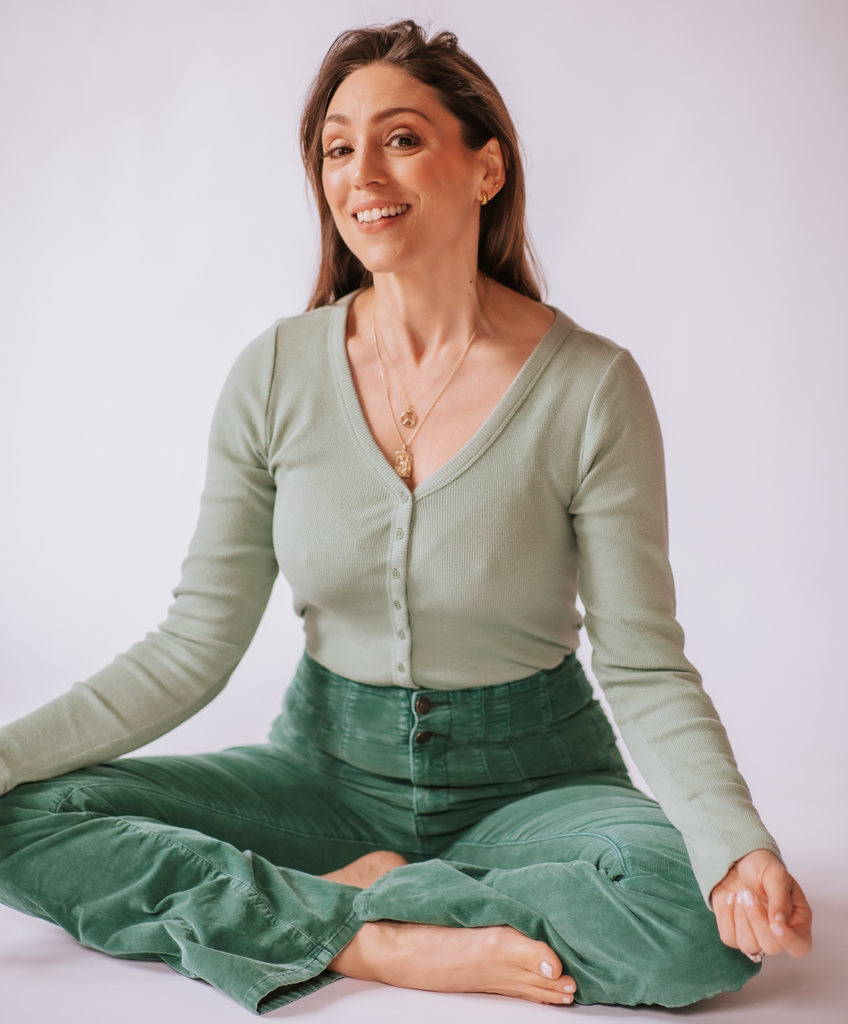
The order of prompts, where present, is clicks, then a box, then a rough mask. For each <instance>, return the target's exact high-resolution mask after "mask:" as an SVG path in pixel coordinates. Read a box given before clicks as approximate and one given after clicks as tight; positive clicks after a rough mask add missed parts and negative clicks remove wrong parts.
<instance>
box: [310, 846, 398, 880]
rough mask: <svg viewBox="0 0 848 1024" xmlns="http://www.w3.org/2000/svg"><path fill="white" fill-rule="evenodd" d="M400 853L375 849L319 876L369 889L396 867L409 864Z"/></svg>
mask: <svg viewBox="0 0 848 1024" xmlns="http://www.w3.org/2000/svg"><path fill="white" fill-rule="evenodd" d="M408 863H409V861H408V860H405V859H404V858H403V857H401V855H400V854H399V853H392V852H391V850H375V851H374V852H373V853H366V854H365V856H364V857H360V858H359V859H358V860H355V861H353V862H352V863H351V864H348V865H347V866H346V867H343V868H339V870H338V871H331V872H330V873H329V874H328V875H318V877H319V878H326V879H327V880H328V881H330V882H341V883H342V885H355V886H356V887H357V888H358V889H367V888H368V886H369V885H373V884H374V883H375V882H376V881H377V879H378V878H380V877H381V876H382V875H386V874H388V873H389V872H390V871H393V870H394V869H395V868H399V867H401V865H403V864H408Z"/></svg>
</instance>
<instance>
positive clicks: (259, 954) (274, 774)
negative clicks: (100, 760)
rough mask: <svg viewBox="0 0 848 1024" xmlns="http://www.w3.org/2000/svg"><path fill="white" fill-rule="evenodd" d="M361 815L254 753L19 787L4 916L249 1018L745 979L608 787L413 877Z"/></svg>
mask: <svg viewBox="0 0 848 1024" xmlns="http://www.w3.org/2000/svg"><path fill="white" fill-rule="evenodd" d="M360 797H361V799H360ZM364 800H365V797H363V796H362V794H361V793H357V792H356V791H355V789H349V790H348V791H347V792H343V787H342V786H340V785H339V780H338V779H334V778H329V777H326V776H323V775H322V774H321V772H318V771H315V770H313V769H312V768H310V767H307V766H300V765H297V764H295V763H290V762H287V761H286V760H285V759H283V758H280V757H279V756H278V755H277V754H276V753H275V752H274V751H273V750H272V749H271V748H267V747H264V746H258V747H250V748H236V749H235V750H231V751H224V752H223V753H221V754H212V755H204V756H200V757H189V758H173V757H172V758H138V759H125V760H122V761H118V762H114V763H112V764H108V765H103V766H99V767H97V768H92V769H88V770H85V771H82V772H75V773H71V774H70V775H67V776H64V777H61V778H58V779H54V780H50V781H49V782H44V783H34V784H29V785H25V786H21V787H19V788H18V789H17V790H15V791H13V792H12V793H10V794H7V795H6V796H5V797H3V798H2V799H0V865H1V866H0V900H2V901H3V902H4V903H7V904H8V905H10V906H14V907H17V908H18V909H20V910H23V911H24V912H26V913H30V914H34V915H36V916H40V917H44V918H46V919H48V920H52V921H55V922H56V923H58V924H60V925H61V926H62V927H64V928H65V929H66V930H67V931H69V932H70V933H71V934H72V935H74V936H75V937H76V938H77V939H78V940H79V941H81V942H83V943H84V944H86V945H90V946H93V947H94V948H97V949H101V950H103V951H104V952H108V953H111V954H113V955H116V956H123V957H130V958H136V959H161V960H163V961H164V962H166V963H169V964H170V965H171V966H172V967H174V968H175V969H176V970H178V971H180V972H181V973H183V974H186V975H188V976H190V977H199V978H203V979H205V980H206V981H209V982H210V983H211V984H213V985H215V986H216V987H217V988H219V989H221V990H223V991H225V992H227V993H228V994H230V995H231V996H232V997H233V998H235V999H237V1000H238V1001H239V1002H240V1003H241V1004H242V1005H244V1006H246V1007H247V1008H248V1009H251V1010H253V1011H254V1012H256V1011H259V1012H263V1011H264V1010H267V1009H271V1008H273V1007H275V1006H279V1005H282V1004H283V1003H285V1002H288V1001H290V1000H291V999H294V998H297V997H298V996H301V995H305V994H307V993H308V992H310V991H314V990H315V989H317V988H319V987H321V986H322V985H323V984H326V983H327V982H329V981H332V980H334V979H335V978H336V977H338V974H339V973H341V974H347V975H349V976H352V977H358V978H368V979H372V980H379V981H384V982H387V983H389V984H396V985H401V986H406V987H414V988H426V989H435V990H442V991H457V990H459V991H489V992H499V993H504V994H508V995H513V996H520V997H522V998H527V999H533V1000H535V1001H540V1002H561V1001H568V1000H569V999H570V998H571V995H572V993H571V992H569V991H568V990H567V989H568V986H571V985H575V986H576V989H577V991H576V993H575V998H576V999H577V1001H580V1002H615V1003H627V1004H632V1003H638V1002H657V1003H663V1004H664V1005H672V1006H673V1005H682V1004H684V1003H687V1002H692V1001H695V1000H696V999H700V998H704V997H705V996H708V995H712V994H714V993H715V992H718V991H722V990H723V989H728V988H729V989H735V988H738V987H740V986H741V984H743V983H744V981H745V980H747V978H748V977H750V976H751V975H752V974H754V973H756V970H757V968H756V967H755V966H754V965H753V964H751V963H750V961H748V960H747V959H746V958H744V957H742V956H741V955H740V954H738V953H737V952H736V951H733V950H728V949H727V948H726V947H723V946H722V945H721V943H720V940H718V935H717V931H716V929H715V923H714V921H713V920H712V914H711V912H710V911H709V909H708V908H706V907H705V906H704V904H703V900H702V899H701V897H700V894H699V893H698V890H697V887H696V886H695V884H694V879H693V878H692V876H691V869H690V868H689V863H688V858H687V857H686V853H685V850H684V849H683V846H682V840H681V838H680V836H679V834H678V833H677V832H676V831H675V830H674V829H672V828H671V826H670V825H669V824H668V823H667V821H666V820H665V819H664V817H663V816H662V814H661V812H660V811H659V809H658V808H657V806H656V804H654V803H653V801H649V800H648V799H647V798H646V797H643V796H642V795H641V794H639V793H638V792H637V791H636V790H633V789H632V788H631V787H628V786H626V785H623V784H621V782H620V781H618V782H616V781H615V780H613V781H611V782H609V783H608V784H605V783H604V782H603V781H602V780H594V781H593V780H587V781H585V782H584V783H582V784H580V785H576V784H575V785H568V786H564V787H561V788H559V789H555V790H551V791H548V792H543V793H537V794H536V795H534V796H530V797H525V798H522V799H519V800H516V801H514V802H513V803H510V804H507V805H506V806H504V807H501V808H500V809H499V810H496V811H494V812H492V813H490V814H488V815H485V816H484V817H483V818H482V819H481V820H480V821H478V822H477V823H476V824H474V825H473V826H472V827H470V828H468V829H466V830H464V831H463V832H462V834H461V835H458V836H454V837H452V838H451V839H450V840H446V841H445V843H443V844H442V848H441V849H438V850H437V851H436V852H437V853H438V857H434V858H433V859H430V860H423V861H422V860H421V855H420V847H419V848H418V849H416V848H415V844H414V843H412V842H411V841H410V842H409V844H408V846H407V847H406V848H405V842H404V835H403V833H402V832H401V831H399V830H398V831H395V832H392V831H391V830H390V829H386V828H380V827H377V826H376V825H375V819H376V817H377V815H378V813H379V809H378V807H377V805H376V804H373V803H372V804H368V803H367V801H365V802H364V803H363V801H364ZM383 804H384V805H385V801H384V802H383ZM378 824H379V822H378ZM409 839H410V837H409V836H407V840H409ZM387 848H388V849H391V850H393V851H394V857H389V859H388V860H387V859H386V856H385V853H379V851H381V850H382V851H385V850H386V849H387ZM375 854H379V855H378V856H375ZM363 857H365V858H366V859H365V861H362V860H361V859H362V858H363ZM405 861H417V862H413V863H404V862H405ZM356 862H359V863H358V866H357V863H356ZM345 864H348V865H353V866H352V867H350V868H348V869H345V868H344V867H343V865H345ZM387 868H388V869H389V870H388V872H387ZM322 875H323V876H324V877H322ZM375 876H376V877H375ZM362 883H368V884H362ZM740 961H741V962H740ZM334 972H335V973H334Z"/></svg>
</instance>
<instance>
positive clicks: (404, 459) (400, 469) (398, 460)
mask: <svg viewBox="0 0 848 1024" xmlns="http://www.w3.org/2000/svg"><path fill="white" fill-rule="evenodd" d="M488 298H489V278H488V277H487V278H486V295H485V298H484V299H483V309H482V311H481V313H480V316H479V318H478V320H477V323H476V324H475V326H474V331H473V333H472V334H471V337H470V338H469V339H468V341H467V342H466V343H465V346H464V347H463V349H462V351H461V352H460V354H459V358H458V359H457V361H456V362H455V363H454V366H453V369H452V370H451V372H450V374H449V375H448V379H447V380H446V381H445V382H444V384H442V387H441V389H440V390H439V393H438V394H437V395H436V397H435V398H434V399H433V401H432V403H431V405H430V408H429V409H428V410H427V411H426V412H425V413H424V415H423V416H422V417H421V419H420V420H418V422H417V424H416V426H415V429H414V430H413V431H412V433H411V434H410V435H409V437H408V438H407V439H406V440H405V441H404V439H403V437H402V436H401V432H400V430H399V428H398V425H397V421H396V420H395V411H394V409H393V408H392V400H391V397H390V396H389V385H388V384H387V382H386V373H385V368H384V367H383V360H382V359H381V358H380V348H379V346H378V344H377V319H376V317H375V315H374V311H373V310H372V311H371V329H372V331H373V333H374V351H375V352H376V354H377V365H378V366H379V367H380V379H381V380H382V382H383V390H384V391H385V393H386V402H387V403H388V406H389V414H390V415H391V418H392V425H393V426H394V428H395V433H396V434H397V436H398V441H400V444H401V450H400V451H399V452H395V472H396V473H397V475H398V476H399V477H403V479H407V478H408V477H410V476H412V452H411V451H410V450H409V446H410V445H411V444H412V442H413V440H414V439H415V435H416V434H417V433H418V431H419V430H420V429H421V428H422V427H423V426H424V420H426V419H427V417H428V416H429V415H430V413H431V412H432V411H433V406H435V404H436V402H438V400H439V399H440V398H441V397H442V395H443V394H444V393H445V390H446V389H447V386H448V384H450V382H451V381H452V380H453V379H454V377H455V376H456V375H457V373H458V372H459V368H460V366H462V361H463V360H464V359H465V355H466V353H467V352H468V350H469V349H470V348H471V343H472V342H473V341H474V339H475V338H476V337H477V332H478V331H479V330H480V324H481V323H482V322H483V317H484V316H485V314H486V303H487V301H488ZM386 351H387V352H388V349H387V350H386ZM402 386H403V385H401V387H402ZM425 394H426V392H425ZM404 425H405V424H404Z"/></svg>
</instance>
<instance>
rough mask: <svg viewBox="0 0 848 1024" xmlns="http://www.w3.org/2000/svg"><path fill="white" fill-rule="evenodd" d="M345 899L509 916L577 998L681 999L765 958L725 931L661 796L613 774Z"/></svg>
mask: <svg viewBox="0 0 848 1024" xmlns="http://www.w3.org/2000/svg"><path fill="white" fill-rule="evenodd" d="M354 909H355V910H356V912H357V913H358V914H359V916H360V917H361V918H362V919H363V920H379V919H395V920H402V921H419V922H425V923H432V924H442V925H452V926H459V927H481V926H486V925H495V924H508V925H512V926H513V927H514V928H516V929H517V930H518V931H520V932H522V933H524V934H525V935H528V936H530V937H531V938H534V939H538V940H542V941H545V942H547V943H548V944H549V945H551V946H552V947H553V949H554V950H556V952H557V954H558V955H559V956H560V957H561V959H562V961H563V964H564V965H565V967H566V970H567V971H568V973H570V974H571V975H573V977H574V979H575V981H576V982H577V993H576V996H575V998H576V1001H577V1002H580V1003H615V1004H623V1005H636V1004H643V1003H648V1004H660V1005H663V1006H683V1005H686V1004H688V1003H692V1002H696V1001H697V1000H699V999H704V998H707V997H709V996H712V995H715V994H717V993H718V992H722V991H736V990H737V989H739V988H741V986H742V985H743V984H744V983H745V982H746V981H748V980H749V979H750V978H751V977H753V975H755V974H756V973H757V972H758V970H759V969H760V968H759V965H756V964H753V963H752V962H751V961H750V960H748V958H747V957H745V956H744V955H743V954H742V953H740V952H739V951H738V950H733V949H729V948H728V947H727V946H725V945H724V944H723V943H722V942H721V940H720V938H719V935H718V930H717V927H716V923H715V918H714V916H713V914H712V912H711V911H710V909H709V908H708V907H707V906H706V905H705V903H704V901H703V898H702V896H701V894H700V891H699V889H698V886H697V883H696V881H695V877H694V875H693V873H692V869H691V865H690V862H689V857H688V855H687V852H686V849H685V846H684V844H683V838H682V836H681V835H680V833H679V832H678V831H677V830H676V829H675V828H674V827H673V826H672V825H671V824H670V823H669V821H668V819H667V818H666V817H665V815H664V814H663V813H662V811H661V810H660V808H659V805H658V804H657V803H656V802H655V801H653V800H651V799H649V798H648V797H646V796H645V795H644V794H643V793H641V792H639V791H638V790H636V789H635V788H633V787H632V786H630V785H629V783H626V782H623V781H622V780H621V779H620V778H616V777H612V776H610V777H608V778H606V779H602V778H592V777H583V778H582V779H581V778H576V779H575V780H574V781H573V782H572V783H570V784H568V785H566V786H562V787H559V788H556V789H551V790H548V791H546V792H542V793H537V794H535V795H533V796H529V797H526V798H523V799H520V800H517V801H515V802H514V803H511V804H509V805H507V806H506V807H503V808H501V809H500V810H498V811H495V812H494V813H492V814H490V815H488V816H486V817H485V818H483V819H482V820H481V821H480V822H479V823H478V824H477V825H475V826H473V827H472V828H470V829H468V830H467V831H466V832H465V833H464V834H463V835H462V836H460V837H458V838H457V839H456V840H455V841H454V842H453V843H451V845H450V846H449V847H448V848H447V849H446V850H445V851H444V852H443V854H442V856H441V859H438V860H431V861H427V862H424V863H421V864H412V865H409V866H408V867H403V868H399V869H397V870H396V871H394V872H392V873H391V874H390V875H387V876H386V877H385V878H384V879H381V880H379V881H378V882H377V883H376V884H375V885H374V886H372V887H371V888H370V889H368V890H365V891H364V892H362V893H361V894H360V895H359V896H358V897H357V898H356V900H355V901H354Z"/></svg>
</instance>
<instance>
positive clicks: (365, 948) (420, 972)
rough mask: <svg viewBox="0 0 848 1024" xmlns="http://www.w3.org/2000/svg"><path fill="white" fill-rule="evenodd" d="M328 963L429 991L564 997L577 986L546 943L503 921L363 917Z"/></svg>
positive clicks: (548, 999)
mask: <svg viewBox="0 0 848 1024" xmlns="http://www.w3.org/2000/svg"><path fill="white" fill-rule="evenodd" d="M329 968H330V970H331V971H338V973H339V974H345V975H347V977H349V978H357V979H358V980H359V981H381V982H383V983H384V984H386V985H397V986H398V987H400V988H420V989H426V990H428V991H430V992H494V993H496V994H498V995H504V996H517V997H518V998H519V999H529V1000H530V1001H531V1002H534V1003H570V1002H571V1001H572V1000H573V998H574V995H573V993H574V991H575V990H576V988H577V985H576V983H575V981H574V979H573V978H571V977H569V976H568V975H566V974H563V973H562V965H561V964H560V961H559V958H558V957H557V955H556V953H554V951H553V950H552V949H551V947H550V946H548V945H546V944H545V943H544V942H536V941H534V940H533V939H528V938H527V936H526V935H522V934H521V932H519V931H516V930H515V928H510V927H509V925H498V926H496V927H492V928H443V927H441V926H439V925H432V924H408V923H406V922H402V921H367V922H366V923H365V924H363V925H362V927H361V928H360V929H359V931H358V932H357V933H356V935H355V936H354V937H353V939H352V940H351V941H350V942H349V943H348V944H347V945H346V946H345V948H344V949H343V950H342V951H341V953H339V954H338V956H337V957H336V958H335V959H334V960H333V961H331V963H330V964H329Z"/></svg>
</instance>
